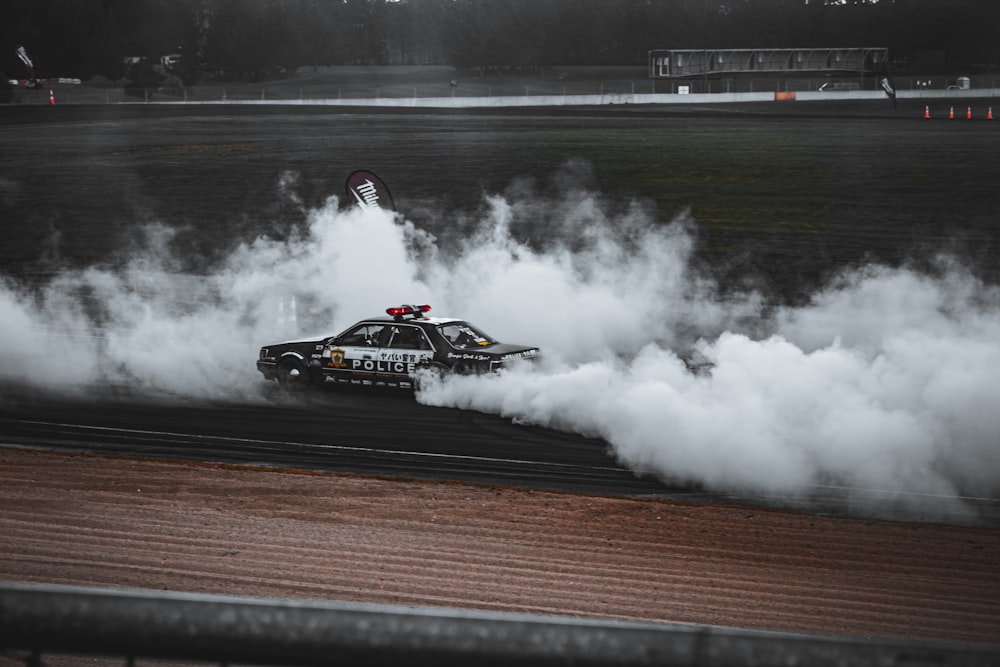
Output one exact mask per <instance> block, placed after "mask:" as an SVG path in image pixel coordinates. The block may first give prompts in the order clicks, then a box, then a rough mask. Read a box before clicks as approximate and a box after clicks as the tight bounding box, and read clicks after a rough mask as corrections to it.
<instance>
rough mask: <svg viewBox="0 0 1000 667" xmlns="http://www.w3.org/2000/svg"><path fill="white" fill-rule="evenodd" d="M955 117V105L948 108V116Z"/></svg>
mask: <svg viewBox="0 0 1000 667" xmlns="http://www.w3.org/2000/svg"><path fill="white" fill-rule="evenodd" d="M954 117H955V107H951V108H949V109H948V118H954Z"/></svg>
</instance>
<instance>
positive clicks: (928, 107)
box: [924, 106, 931, 118]
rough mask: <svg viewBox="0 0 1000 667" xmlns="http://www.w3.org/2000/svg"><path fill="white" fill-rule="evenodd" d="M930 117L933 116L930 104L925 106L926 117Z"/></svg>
mask: <svg viewBox="0 0 1000 667" xmlns="http://www.w3.org/2000/svg"><path fill="white" fill-rule="evenodd" d="M930 117H931V108H930V106H926V107H924V118H930Z"/></svg>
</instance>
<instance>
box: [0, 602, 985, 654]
mask: <svg viewBox="0 0 1000 667" xmlns="http://www.w3.org/2000/svg"><path fill="white" fill-rule="evenodd" d="M0 649H3V650H5V651H8V652H9V651H25V652H27V654H26V657H25V660H26V662H28V663H29V664H31V663H32V661H36V660H37V659H38V657H39V656H40V655H44V654H53V653H62V654H70V655H106V656H124V657H126V658H128V659H130V660H131V659H134V658H155V659H167V660H188V661H212V662H221V663H233V662H237V663H247V664H254V665H263V664H271V665H326V664H334V663H336V664H344V665H350V664H366V665H400V664H405V665H428V666H429V665H434V666H435V667H451V666H458V665H462V666H466V665H470V664H474V665H476V667H490V666H493V665H498V666H499V665H511V664H517V665H518V667H527V666H530V665H538V666H548V665H660V666H670V665H684V666H692V667H693V666H704V667H719V666H721V665H744V666H747V667H756V666H763V665H810V666H812V667H824V666H826V665H830V666H832V665H838V666H839V665H852V667H861V666H865V665H871V666H876V665H877V666H887V665H907V666H908V667H919V666H922V665H934V666H936V667H942V666H963V667H965V666H968V667H979V666H986V665H991V666H994V667H995V666H996V665H1000V645H993V644H969V643H945V642H906V641H893V640H888V639H883V640H873V639H853V638H843V637H828V636H812V635H794V634H782V633H769V632H754V631H743V630H736V629H728V628H717V627H708V626H687V625H667V624H655V623H633V622H624V621H611V620H593V619H580V618H570V617H562V616H541V615H529V614H511V613H497V612H484V611H472V610H459V609H443V608H425V607H402V606H389V605H375V604H361V603H347V602H322V601H305V600H280V599H267V598H249V597H233V596H220V595H200V594H190V593H174V592H163V591H148V590H136V589H99V588H80V587H71V586H57V585H47V584H23V583H2V584H0Z"/></svg>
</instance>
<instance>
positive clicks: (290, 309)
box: [0, 179, 1000, 498]
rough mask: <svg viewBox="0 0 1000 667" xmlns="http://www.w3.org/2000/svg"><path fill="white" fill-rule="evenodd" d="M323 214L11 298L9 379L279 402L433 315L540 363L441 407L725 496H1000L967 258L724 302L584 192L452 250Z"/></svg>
mask: <svg viewBox="0 0 1000 667" xmlns="http://www.w3.org/2000/svg"><path fill="white" fill-rule="evenodd" d="M283 180H284V181H285V182H286V183H294V179H283ZM303 214H304V218H305V222H304V223H303V225H302V226H301V227H300V228H298V229H296V230H293V231H292V232H291V233H288V234H285V235H284V237H283V238H281V239H276V238H270V237H265V236H262V237H259V238H257V239H254V240H252V241H247V242H245V243H243V244H241V245H239V247H237V248H236V249H235V250H234V251H233V252H232V253H231V254H229V256H228V257H227V258H226V259H225V260H224V261H223V262H222V263H221V264H220V265H217V266H213V267H212V268H211V269H206V270H205V271H204V272H201V273H192V272H190V271H185V270H184V269H182V268H181V267H182V266H183V265H184V264H183V263H182V262H179V261H178V259H177V257H176V252H175V249H174V247H173V239H174V236H175V234H176V231H175V229H174V228H172V227H169V226H167V225H164V224H159V223H152V224H148V225H145V226H144V234H143V239H142V242H141V243H140V244H139V245H138V246H137V247H135V248H132V249H131V250H130V252H129V253H128V255H127V256H128V259H127V261H125V262H123V263H120V264H119V265H117V266H114V267H91V268H87V269H83V270H73V271H65V272H63V273H61V274H59V275H58V276H57V277H55V278H54V279H52V280H50V281H48V282H46V283H45V284H42V285H34V286H30V287H29V286H25V285H21V284H18V283H15V282H12V281H11V280H5V281H3V282H2V283H0V317H2V320H0V331H2V334H3V339H4V341H5V345H4V347H3V350H2V351H0V380H2V381H3V382H4V383H5V384H8V385H9V384H19V385H24V386H29V387H36V388H43V389H46V390H48V391H57V392H66V393H85V394H87V395H90V396H94V397H98V398H99V397H100V396H101V395H103V394H104V393H106V392H113V393H115V394H116V395H122V394H133V395H138V396H143V397H146V398H150V397H151V398H154V399H156V400H167V399H170V400H181V401H186V400H192V401H197V400H202V399H224V400H234V399H239V400H244V401H261V400H266V397H265V395H264V393H263V392H262V385H263V382H262V380H261V379H260V377H259V375H258V374H257V372H256V370H255V368H254V361H255V359H256V355H257V349H258V348H259V347H260V346H261V345H263V344H267V343H273V342H277V341H279V340H285V339H293V338H305V337H308V336H311V335H316V336H319V335H324V334H325V335H330V334H333V333H336V332H337V331H339V330H341V329H343V328H345V327H347V326H349V325H350V324H352V323H353V322H354V321H356V320H358V319H361V318H363V317H367V316H371V315H373V314H376V313H379V312H381V310H382V309H383V308H384V307H386V306H389V305H398V304H400V303H413V302H420V303H430V304H431V305H432V306H433V308H434V311H433V314H437V315H451V316H456V317H462V318H464V319H468V320H469V321H471V322H474V323H476V324H477V325H479V326H481V327H482V328H483V329H485V330H486V331H488V332H489V333H490V334H491V335H493V336H495V337H497V338H498V339H500V340H503V341H505V342H512V343H524V344H531V345H538V346H539V347H541V348H542V351H543V359H542V361H541V362H540V363H538V364H534V365H532V366H530V367H529V366H524V367H521V368H516V369H514V370H512V371H510V372H507V373H504V374H501V375H499V376H496V377H453V378H449V379H447V380H446V381H444V382H441V383H436V384H431V385H430V386H428V387H426V388H424V389H423V390H421V391H420V392H419V393H418V394H417V400H418V401H420V402H422V403H425V404H428V405H435V406H450V407H457V408H462V409H470V410H480V411H485V412H490V413H496V414H500V415H502V416H504V417H507V418H510V419H512V420H514V421H516V422H519V423H530V424H536V425H541V426H546V427H552V428H557V429H563V430H567V431H572V432H576V433H580V434H583V435H586V436H593V437H598V438H602V439H604V440H605V441H606V442H607V443H608V444H609V448H610V451H611V453H612V454H613V456H615V457H616V458H617V459H618V460H620V461H621V462H623V463H624V464H626V465H627V466H629V467H630V468H632V469H633V470H635V471H636V472H637V473H641V474H650V475H655V476H657V477H660V478H662V479H664V480H669V481H677V482H685V483H695V484H699V485H702V486H704V487H706V488H710V489H714V490H721V491H725V490H743V491H747V490H749V491H757V492H765V493H775V494H780V495H787V496H794V495H796V494H802V493H805V492H806V491H807V489H808V487H809V486H811V485H843V486H849V487H860V488H872V489H879V490H881V491H886V492H890V493H899V494H916V495H919V494H927V495H928V496H937V495H939V494H940V495H953V496H975V497H981V498H982V497H987V498H996V497H997V496H998V495H1000V391H998V389H997V381H996V369H998V368H1000V290H998V288H997V287H995V286H992V285H987V284H984V283H983V282H982V281H980V280H979V279H977V278H976V276H975V275H974V274H973V273H972V272H970V271H968V270H967V269H966V268H964V267H962V266H961V265H960V264H958V263H957V262H954V261H950V260H948V259H941V260H940V261H939V262H938V264H937V267H936V269H935V270H934V271H933V272H931V273H928V272H924V271H918V270H916V269H913V268H906V267H903V268H890V267H884V266H868V267H864V268H860V269H850V270H845V271H844V272H843V273H842V274H841V275H840V276H839V277H838V278H837V279H836V280H835V281H833V282H832V283H830V284H829V285H827V286H826V287H825V288H823V289H821V290H820V291H818V292H817V293H816V294H814V295H813V297H812V299H811V300H810V301H809V303H808V304H806V305H803V306H794V307H792V306H783V305H781V304H774V303H769V301H768V299H767V297H766V295H763V294H761V293H758V292H754V291H746V292H742V293H737V294H734V293H733V292H731V291H730V292H725V293H724V292H723V291H722V290H720V289H719V288H718V286H717V285H716V284H715V283H714V281H713V280H712V279H711V277H709V276H708V275H707V274H705V273H703V272H701V271H699V270H698V269H697V263H696V262H695V261H694V259H693V257H694V248H695V244H696V223H695V221H693V220H691V219H690V218H689V217H687V216H686V215H681V216H679V217H678V218H676V219H675V220H673V221H671V222H669V223H667V224H664V223H662V222H660V221H658V220H657V219H656V217H655V215H654V214H653V213H652V212H650V211H649V210H647V209H646V208H644V207H643V206H641V205H638V204H635V205H630V206H626V207H624V208H621V209H618V210H614V207H613V206H609V205H608V203H607V202H604V201H602V200H601V198H600V197H599V196H597V195H595V194H594V193H591V192H586V191H580V190H573V189H572V188H567V189H566V190H565V191H564V192H562V193H561V194H560V195H559V196H558V197H556V198H545V197H539V196H537V195H534V194H532V193H518V192H512V193H508V194H507V195H505V196H500V195H494V196H490V197H487V198H486V199H485V200H484V206H483V211H482V215H480V216H479V217H478V218H477V219H476V220H472V221H468V220H467V221H465V223H466V224H465V225H464V227H463V233H462V234H461V235H458V236H456V239H457V240H454V241H452V242H449V243H447V244H445V243H442V242H439V240H438V239H437V238H435V237H434V236H433V235H431V234H429V233H427V232H426V231H423V230H421V229H419V228H418V227H417V226H415V225H414V224H413V223H412V222H411V221H408V220H406V219H404V218H402V217H399V216H393V215H391V214H389V213H386V212H384V211H379V210H361V209H357V208H352V209H347V210H342V209H341V208H340V202H339V201H338V199H337V198H335V197H331V198H330V199H329V200H328V201H327V202H326V204H325V205H323V206H321V207H319V208H316V209H311V210H306V209H303ZM529 227H530V228H531V229H533V230H534V233H533V234H530V235H529V234H527V233H525V230H526V229H528V228H529Z"/></svg>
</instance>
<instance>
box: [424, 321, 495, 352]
mask: <svg viewBox="0 0 1000 667" xmlns="http://www.w3.org/2000/svg"><path fill="white" fill-rule="evenodd" d="M438 331H440V332H441V335H442V336H444V339H445V340H446V341H448V342H449V343H450V344H451V346H452V347H453V348H455V349H456V350H468V349H473V348H477V347H488V346H490V345H495V344H496V342H497V341H495V340H493V339H492V338H490V337H489V336H487V335H486V334H485V333H483V332H482V331H480V330H479V329H477V328H476V327H474V326H472V325H471V324H469V323H468V322H452V323H451V324H442V325H441V326H439V327H438Z"/></svg>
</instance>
